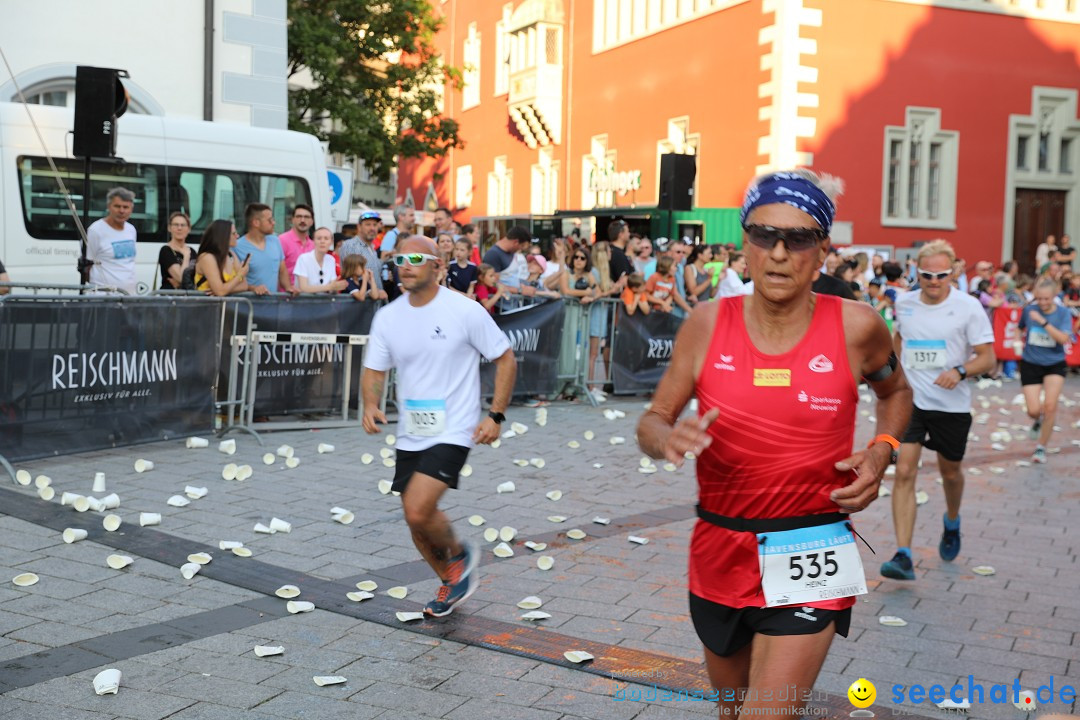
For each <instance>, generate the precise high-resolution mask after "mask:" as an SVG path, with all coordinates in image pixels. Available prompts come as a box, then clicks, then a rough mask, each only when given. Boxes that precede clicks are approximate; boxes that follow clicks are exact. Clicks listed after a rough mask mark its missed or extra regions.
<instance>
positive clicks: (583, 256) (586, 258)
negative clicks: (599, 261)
mask: <svg viewBox="0 0 1080 720" xmlns="http://www.w3.org/2000/svg"><path fill="white" fill-rule="evenodd" d="M574 259H575V260H588V259H589V257H588V256H587V255H575V256H574Z"/></svg>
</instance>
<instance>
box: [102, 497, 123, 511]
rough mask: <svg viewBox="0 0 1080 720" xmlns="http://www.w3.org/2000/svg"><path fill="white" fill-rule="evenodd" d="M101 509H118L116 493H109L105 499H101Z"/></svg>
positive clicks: (118, 498)
mask: <svg viewBox="0 0 1080 720" xmlns="http://www.w3.org/2000/svg"><path fill="white" fill-rule="evenodd" d="M101 507H102V508H104V509H105V510H112V509H114V508H118V507H120V496H119V495H117V494H116V493H109V494H108V495H106V496H105V497H103V498H101Z"/></svg>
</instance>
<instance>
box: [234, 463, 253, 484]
mask: <svg viewBox="0 0 1080 720" xmlns="http://www.w3.org/2000/svg"><path fill="white" fill-rule="evenodd" d="M254 473H255V470H254V469H253V468H252V467H251V466H250V465H241V466H240V467H238V468H236V479H237V480H238V481H240V482H243V481H245V480H247V479H248V478H250V477H251V476H252V475H253V474H254Z"/></svg>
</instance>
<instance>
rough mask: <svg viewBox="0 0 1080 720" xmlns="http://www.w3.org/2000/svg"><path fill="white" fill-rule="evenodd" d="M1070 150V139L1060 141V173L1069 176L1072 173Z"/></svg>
mask: <svg viewBox="0 0 1080 720" xmlns="http://www.w3.org/2000/svg"><path fill="white" fill-rule="evenodd" d="M1072 148H1073V139H1072V138H1062V139H1061V160H1060V162H1061V172H1062V173H1063V174H1065V175H1069V174H1071V173H1072V171H1073V159H1072Z"/></svg>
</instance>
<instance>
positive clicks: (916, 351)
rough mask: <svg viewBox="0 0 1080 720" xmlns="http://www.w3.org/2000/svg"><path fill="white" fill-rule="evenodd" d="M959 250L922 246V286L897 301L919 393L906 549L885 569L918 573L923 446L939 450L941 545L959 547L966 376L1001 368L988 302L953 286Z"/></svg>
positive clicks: (906, 457)
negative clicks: (915, 553) (915, 542)
mask: <svg viewBox="0 0 1080 720" xmlns="http://www.w3.org/2000/svg"><path fill="white" fill-rule="evenodd" d="M955 260H956V254H955V253H954V252H953V248H952V246H951V245H950V244H949V243H947V242H946V241H944V240H933V241H931V242H929V243H927V244H926V245H923V246H922V248H920V249H919V257H918V274H919V288H920V290H919V292H908V293H904V294H902V295H900V296H899V298H898V299H897V301H896V319H895V321H894V325H893V328H894V331H895V335H894V337H893V346H894V349H895V351H896V354H897V355H899V356H900V362H901V363H902V364H903V367H904V374H905V375H906V376H907V378H908V382H909V383H910V384H911V388H912V390H913V391H914V395H915V398H914V400H915V408H914V411H913V412H912V415H911V422H910V424H909V425H908V428H907V432H905V433H904V437H903V438H902V440H901V444H900V454H899V459H898V460H897V464H896V479H895V483H894V485H893V493H892V511H893V524H894V525H895V528H896V540H897V545H898V546H899V549H898V550H897V552H896V555H894V556H893V559H892V560H889V561H887V562H885V563H883V564H882V566H881V574H882V575H884V576H885V577H888V578H893V579H894V580H914V579H915V569H914V567H913V562H912V557H911V537H912V534H913V533H914V529H915V507H916V503H915V476H916V474H917V473H918V471H919V456H920V455H921V454H922V449H923V447H924V446H925V447H927V448H929V449H930V450H935V451H937V454H938V469H939V471H940V472H941V479H942V484H943V486H944V489H945V506H946V513H945V517H944V523H945V529H944V532H943V533H942V535H941V542H940V544H939V545H938V554H940V555H941V559H942V560H946V561H951V560H953V559H954V558H955V557H956V556H957V554H958V553H959V552H960V501H961V499H962V498H963V495H964V474H963V471H962V470H961V467H960V463H961V461H962V460H963V459H964V451H965V450H966V449H967V437H968V431H969V430H970V429H971V388H970V386H969V385H968V384H967V383H966V382H964V381H965V380H966V379H967V377H968V376H969V375H971V376H979V375H981V374H983V373H986V372H989V371H990V370H992V369H993V368H994V365H995V363H996V362H997V360H996V359H995V356H994V345H993V343H994V330H993V328H992V327H991V326H990V320H989V319H988V318H987V316H986V311H985V310H984V309H983V307H982V304H981V303H980V302H979V301H978V300H976V299H975V298H973V297H972V296H970V295H965V294H964V293H962V292H960V291H959V290H954V289H953V288H952V284H951V281H952V277H953V261H955Z"/></svg>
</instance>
